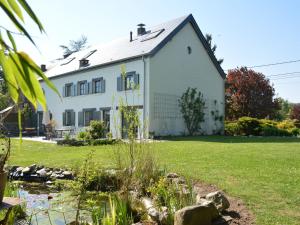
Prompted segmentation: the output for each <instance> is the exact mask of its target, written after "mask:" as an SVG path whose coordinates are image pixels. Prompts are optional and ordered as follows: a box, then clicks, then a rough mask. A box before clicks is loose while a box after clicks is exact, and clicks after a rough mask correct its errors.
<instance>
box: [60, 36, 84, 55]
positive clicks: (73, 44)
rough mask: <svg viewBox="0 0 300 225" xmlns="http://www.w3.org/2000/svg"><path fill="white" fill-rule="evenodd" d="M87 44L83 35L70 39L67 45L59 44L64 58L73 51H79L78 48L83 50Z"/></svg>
mask: <svg viewBox="0 0 300 225" xmlns="http://www.w3.org/2000/svg"><path fill="white" fill-rule="evenodd" d="M86 44H87V37H86V36H84V35H81V37H80V38H78V39H77V40H70V41H69V45H68V46H67V45H60V46H59V47H61V48H62V49H63V51H64V53H63V54H64V58H66V57H68V56H69V55H71V54H72V53H74V52H79V51H80V50H83V49H84V48H85V47H86Z"/></svg>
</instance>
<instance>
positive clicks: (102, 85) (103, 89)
mask: <svg viewBox="0 0 300 225" xmlns="http://www.w3.org/2000/svg"><path fill="white" fill-rule="evenodd" d="M104 92H105V80H103V79H102V80H101V93H104Z"/></svg>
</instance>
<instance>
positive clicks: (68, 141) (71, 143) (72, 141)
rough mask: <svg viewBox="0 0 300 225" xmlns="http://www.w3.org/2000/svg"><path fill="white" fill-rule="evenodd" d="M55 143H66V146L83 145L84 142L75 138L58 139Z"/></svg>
mask: <svg viewBox="0 0 300 225" xmlns="http://www.w3.org/2000/svg"><path fill="white" fill-rule="evenodd" d="M57 145H66V146H84V145H85V142H84V141H82V140H76V139H75V138H71V139H69V138H68V139H64V140H58V141H57Z"/></svg>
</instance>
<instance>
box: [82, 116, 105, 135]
mask: <svg viewBox="0 0 300 225" xmlns="http://www.w3.org/2000/svg"><path fill="white" fill-rule="evenodd" d="M105 131H106V126H105V123H104V122H103V121H100V120H92V121H91V122H90V126H89V127H88V128H87V130H86V132H87V133H88V134H87V135H89V136H90V137H91V139H94V140H95V139H100V138H104V137H105Z"/></svg>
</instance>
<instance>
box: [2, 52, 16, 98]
mask: <svg viewBox="0 0 300 225" xmlns="http://www.w3.org/2000/svg"><path fill="white" fill-rule="evenodd" d="M6 58H7V57H6V56H5V54H4V52H3V51H0V62H2V69H3V72H4V76H3V77H4V80H5V82H6V84H7V87H8V91H9V94H10V96H11V98H12V100H13V101H14V102H15V103H17V102H18V99H19V91H18V84H17V81H16V79H15V77H14V74H13V70H12V68H11V65H10V64H9V63H8V60H7V59H6Z"/></svg>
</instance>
